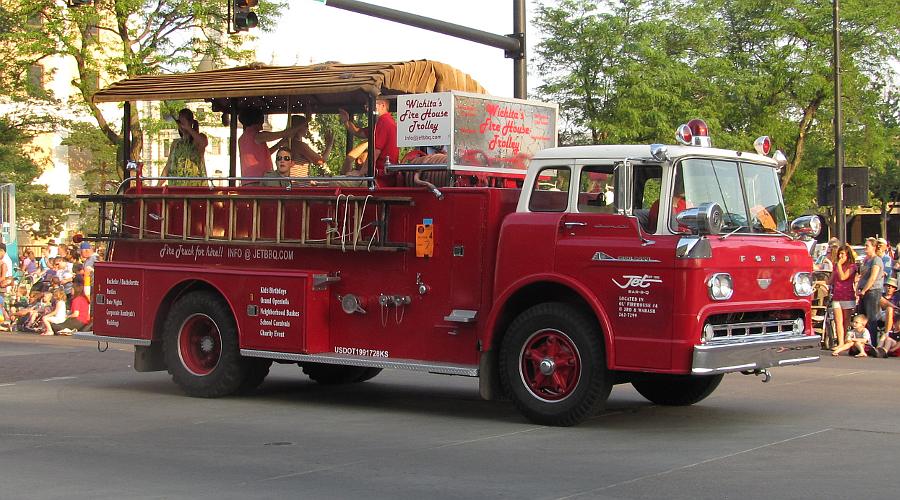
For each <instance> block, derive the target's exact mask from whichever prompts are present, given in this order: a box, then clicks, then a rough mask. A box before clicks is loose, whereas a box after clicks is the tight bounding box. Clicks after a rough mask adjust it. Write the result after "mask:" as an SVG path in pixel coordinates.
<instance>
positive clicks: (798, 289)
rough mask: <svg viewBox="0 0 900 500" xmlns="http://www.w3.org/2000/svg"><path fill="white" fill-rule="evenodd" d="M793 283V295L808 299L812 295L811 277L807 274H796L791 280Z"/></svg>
mask: <svg viewBox="0 0 900 500" xmlns="http://www.w3.org/2000/svg"><path fill="white" fill-rule="evenodd" d="M791 282H793V283H794V293H795V294H797V296H798V297H809V296H810V295H812V293H813V281H812V276H810V274H809V273H797V274H795V275H794V277H793V278H791Z"/></svg>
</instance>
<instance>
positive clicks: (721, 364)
mask: <svg viewBox="0 0 900 500" xmlns="http://www.w3.org/2000/svg"><path fill="white" fill-rule="evenodd" d="M821 340H822V339H821V337H819V336H818V335H810V336H806V335H805V336H802V337H798V336H791V337H786V338H779V339H772V340H758V341H752V342H734V343H722V344H708V345H695V346H694V358H693V362H692V364H691V373H692V374H694V375H715V374H717V373H730V372H739V371H745V370H762V369H763V368H769V367H772V366H790V365H799V364H803V363H812V362H815V361H818V360H819V355H818V354H814V352H815V351H816V350H818V349H819V343H820V341H821Z"/></svg>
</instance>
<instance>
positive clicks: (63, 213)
mask: <svg viewBox="0 0 900 500" xmlns="http://www.w3.org/2000/svg"><path fill="white" fill-rule="evenodd" d="M29 126H30V124H29V123H28V122H27V121H25V122H17V121H15V120H14V117H13V119H11V118H10V117H9V116H0V182H3V183H13V184H15V185H16V217H17V219H18V220H17V222H18V224H19V227H20V228H27V229H28V230H29V231H30V232H31V234H32V236H34V237H38V238H43V237H48V236H52V235H56V234H58V233H59V232H60V231H61V230H62V228H63V224H64V222H65V219H66V217H67V216H68V213H69V212H70V211H71V210H72V209H73V208H74V206H75V205H74V204H73V203H72V202H71V200H70V199H69V197H68V196H66V195H62V194H48V193H47V186H44V185H42V184H36V183H35V182H34V181H35V179H36V178H37V177H38V176H39V175H40V173H41V168H40V167H39V166H38V165H37V164H35V163H34V161H33V160H32V159H31V158H30V157H29V156H28V151H27V147H28V146H27V145H28V142H29V141H30V140H31V137H30V136H29V135H27V134H25V133H23V130H27V129H28V127H29Z"/></svg>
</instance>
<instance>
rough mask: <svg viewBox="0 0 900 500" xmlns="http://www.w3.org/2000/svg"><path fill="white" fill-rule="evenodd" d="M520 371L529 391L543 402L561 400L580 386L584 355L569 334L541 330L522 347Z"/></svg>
mask: <svg viewBox="0 0 900 500" xmlns="http://www.w3.org/2000/svg"><path fill="white" fill-rule="evenodd" d="M520 359H521V362H520V364H519V373H520V375H521V377H522V381H523V382H524V383H525V386H526V387H528V390H529V391H531V393H532V394H534V396H535V397H537V398H538V399H542V400H544V401H562V400H563V399H566V398H567V397H569V396H570V395H571V394H572V392H573V391H575V388H576V387H578V380H579V379H580V378H581V355H580V354H579V353H578V349H577V348H576V347H575V343H574V342H572V339H570V338H569V336H568V335H566V334H565V333H563V332H561V331H559V330H540V331H538V332H535V333H534V334H532V335H531V337H529V339H528V340H527V341H526V342H525V345H524V346H523V347H522V354H521V356H520Z"/></svg>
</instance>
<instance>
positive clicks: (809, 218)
mask: <svg viewBox="0 0 900 500" xmlns="http://www.w3.org/2000/svg"><path fill="white" fill-rule="evenodd" d="M821 231H822V221H821V220H820V219H819V217H818V216H815V215H804V216H803V217H798V218H796V219H794V220H793V222H791V234H793V235H794V237H796V238H799V239H801V240H811V239H813V238H815V237H816V236H818V235H819V233H820V232H821Z"/></svg>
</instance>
